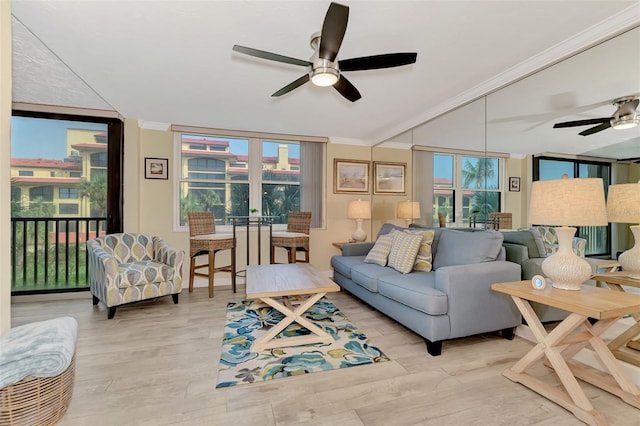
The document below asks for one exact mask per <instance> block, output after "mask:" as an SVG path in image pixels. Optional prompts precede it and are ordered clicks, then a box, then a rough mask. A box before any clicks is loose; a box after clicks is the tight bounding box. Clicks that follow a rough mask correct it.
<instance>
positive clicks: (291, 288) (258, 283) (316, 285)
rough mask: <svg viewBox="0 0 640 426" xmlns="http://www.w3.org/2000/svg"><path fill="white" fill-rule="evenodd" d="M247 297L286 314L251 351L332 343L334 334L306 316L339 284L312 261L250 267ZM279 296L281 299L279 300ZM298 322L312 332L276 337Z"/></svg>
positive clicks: (338, 288) (248, 267)
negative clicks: (310, 262)
mask: <svg viewBox="0 0 640 426" xmlns="http://www.w3.org/2000/svg"><path fill="white" fill-rule="evenodd" d="M246 288H247V290H246V291H247V299H259V300H260V301H262V302H264V303H265V304H266V305H269V306H271V307H273V308H274V309H276V310H277V311H279V312H281V313H282V314H283V315H284V318H283V319H282V321H280V322H279V323H278V324H276V325H275V326H274V327H273V328H271V329H270V330H269V331H268V332H267V333H266V334H264V335H263V336H261V337H260V338H258V339H257V340H256V341H255V342H253V345H252V346H251V351H252V352H260V351H262V350H263V349H271V348H280V347H286V346H298V345H308V344H313V343H331V342H333V337H331V335H330V334H329V333H327V332H326V331H324V330H322V329H321V328H319V327H318V326H316V325H315V324H313V323H312V322H311V321H309V320H307V319H306V318H305V317H304V313H305V312H306V311H307V310H308V309H309V308H311V307H312V306H313V304H314V303H316V302H317V301H318V300H320V299H321V298H322V296H324V295H325V294H327V293H330V292H336V291H340V286H338V285H337V284H336V283H334V282H333V281H331V280H330V279H329V278H328V277H325V276H324V275H322V273H321V272H320V271H318V270H317V269H316V268H314V267H313V266H311V265H309V264H300V263H288V264H279V265H250V266H247V285H246ZM276 298H280V299H281V301H280V300H278V299H276ZM293 322H297V323H298V324H300V325H301V326H303V327H304V328H306V329H307V330H309V331H310V332H311V334H309V335H307V336H294V337H282V336H281V337H279V338H277V339H276V336H277V335H278V334H279V333H280V332H281V331H282V330H284V329H285V328H287V326H288V325H289V324H291V323H293Z"/></svg>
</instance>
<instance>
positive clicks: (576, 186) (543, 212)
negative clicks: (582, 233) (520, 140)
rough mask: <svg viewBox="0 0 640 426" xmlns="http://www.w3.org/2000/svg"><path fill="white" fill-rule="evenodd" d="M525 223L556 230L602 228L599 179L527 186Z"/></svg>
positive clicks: (604, 213)
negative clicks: (567, 227)
mask: <svg viewBox="0 0 640 426" xmlns="http://www.w3.org/2000/svg"><path fill="white" fill-rule="evenodd" d="M529 223H530V224H534V225H558V226H606V225H607V209H606V205H605V202H604V187H603V183H602V179H601V178H580V179H568V178H563V179H556V180H540V181H536V182H533V185H532V186H531V201H530V203H529Z"/></svg>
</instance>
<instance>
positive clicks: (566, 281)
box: [542, 226, 591, 290]
mask: <svg viewBox="0 0 640 426" xmlns="http://www.w3.org/2000/svg"><path fill="white" fill-rule="evenodd" d="M555 231H556V234H557V236H558V251H557V252H556V253H555V254H553V255H551V256H549V257H547V258H546V259H545V260H544V261H543V262H542V271H543V272H544V274H545V275H546V276H547V277H549V278H550V279H551V281H552V284H551V285H552V286H553V287H554V288H558V289H561V290H580V286H581V285H582V283H584V282H585V281H587V280H588V279H589V278H590V277H591V266H590V265H589V263H588V262H587V261H586V260H584V259H583V258H581V257H579V256H578V255H576V254H575V253H574V252H573V250H572V248H571V242H572V240H573V236H574V234H575V232H576V228H569V227H565V226H563V227H560V228H555Z"/></svg>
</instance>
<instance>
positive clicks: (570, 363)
mask: <svg viewBox="0 0 640 426" xmlns="http://www.w3.org/2000/svg"><path fill="white" fill-rule="evenodd" d="M491 288H492V289H493V290H494V291H497V292H500V293H505V294H508V295H510V296H511V298H512V299H513V301H514V302H515V304H516V306H517V307H518V309H519V310H520V312H521V313H522V316H523V317H524V318H525V320H526V321H527V324H528V325H529V327H530V329H531V332H532V333H533V335H534V336H535V339H536V341H537V344H536V345H535V346H534V347H533V348H532V349H531V350H530V351H529V352H528V353H527V354H525V355H524V356H523V357H522V358H521V359H520V360H519V361H518V362H517V363H516V364H515V365H514V366H513V367H511V368H508V369H507V370H505V371H504V372H503V375H504V376H505V377H507V378H508V379H509V380H512V381H514V382H518V383H521V384H522V385H524V386H526V387H528V388H529V389H532V390H533V391H535V392H537V393H539V394H540V395H542V396H544V397H545V398H547V399H549V400H551V401H553V402H555V403H556V404H558V405H560V406H561V407H563V408H565V409H567V410H569V411H571V412H572V413H573V415H574V416H576V417H577V418H578V419H580V420H582V421H583V422H585V423H587V424H590V425H606V424H609V423H608V422H607V420H606V418H605V417H604V416H603V415H602V413H600V412H599V411H597V410H596V409H595V408H593V406H592V405H591V401H589V398H587V396H586V395H585V393H584V391H583V390H582V388H581V387H580V384H579V383H578V381H577V380H576V378H580V379H582V380H584V381H585V382H588V383H591V384H592V385H594V386H596V387H599V388H600V389H603V390H605V391H607V392H609V393H611V394H614V395H616V396H618V397H619V398H621V399H622V400H623V401H624V402H626V403H627V404H629V405H632V406H634V407H636V408H640V389H638V387H637V386H636V385H635V383H633V381H632V380H631V379H630V378H629V376H628V374H627V373H626V371H625V370H624V368H623V367H622V366H621V365H620V362H619V361H618V360H617V359H616V358H615V357H614V356H613V354H612V353H611V350H610V349H609V348H608V347H607V345H606V344H605V342H604V341H603V340H602V338H601V337H600V336H601V334H602V333H603V332H605V331H606V330H607V329H609V328H610V327H611V326H612V325H613V324H615V323H616V322H617V321H618V320H619V319H620V318H622V317H623V316H624V315H626V314H630V313H638V312H640V296H639V295H634V294H623V293H620V292H616V291H611V290H607V289H603V288H598V287H591V286H582V289H581V290H580V291H567V290H559V289H555V288H552V287H547V288H545V289H544V290H535V289H533V287H532V286H531V282H530V281H517V282H510V283H500V284H493V285H492V286H491ZM531 301H533V302H537V303H541V304H543V305H548V306H553V307H555V308H560V309H564V310H566V311H568V312H570V314H569V316H567V317H566V318H565V319H564V320H563V321H562V322H561V323H560V324H558V325H557V326H556V327H555V328H554V329H553V330H551V331H550V332H547V330H546V329H545V328H544V326H543V325H542V323H541V322H540V320H539V318H538V317H537V315H536V313H535V311H534V310H533V309H532V308H531V304H530V303H529V302H531ZM589 317H591V318H596V319H598V320H599V321H598V322H596V323H595V324H593V325H591V324H590V323H589V321H588V318H589ZM587 345H591V347H592V348H593V350H594V351H595V353H596V355H597V357H598V358H599V359H600V362H601V364H602V366H603V367H605V368H606V370H607V371H608V372H609V373H610V374H606V373H603V372H601V371H598V370H595V369H593V368H591V367H589V366H587V365H585V364H583V363H581V362H578V361H575V360H573V359H572V358H573V357H574V356H575V355H576V354H577V353H578V352H580V351H581V350H582V349H583V348H585V347H586V346H587ZM545 356H546V358H547V360H548V361H549V364H550V367H551V368H553V369H554V371H555V373H556V374H557V376H558V378H559V379H560V381H561V382H562V385H563V387H564V391H563V390H562V389H561V388H557V387H554V386H552V385H550V384H548V383H545V382H543V381H542V380H540V379H538V378H536V377H534V376H531V375H529V374H527V373H526V370H527V369H529V368H530V367H531V366H532V365H533V364H534V363H535V362H537V361H538V360H540V359H542V358H543V357H545Z"/></svg>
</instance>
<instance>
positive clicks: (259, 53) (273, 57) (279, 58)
mask: <svg viewBox="0 0 640 426" xmlns="http://www.w3.org/2000/svg"><path fill="white" fill-rule="evenodd" d="M233 50H234V51H236V52H238V53H244V54H245V55H249V56H255V57H256V58H262V59H268V60H270V61H276V62H283V63H285V64H292V65H300V66H302V67H307V66H309V65H312V64H311V62H309V61H303V60H302V59H296V58H290V57H289V56H283V55H278V54H277V53H271V52H265V51H264V50H258V49H253V48H251V47H245V46H239V45H237V44H234V45H233Z"/></svg>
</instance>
